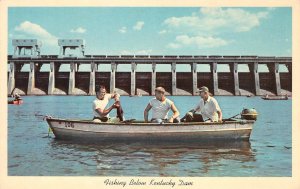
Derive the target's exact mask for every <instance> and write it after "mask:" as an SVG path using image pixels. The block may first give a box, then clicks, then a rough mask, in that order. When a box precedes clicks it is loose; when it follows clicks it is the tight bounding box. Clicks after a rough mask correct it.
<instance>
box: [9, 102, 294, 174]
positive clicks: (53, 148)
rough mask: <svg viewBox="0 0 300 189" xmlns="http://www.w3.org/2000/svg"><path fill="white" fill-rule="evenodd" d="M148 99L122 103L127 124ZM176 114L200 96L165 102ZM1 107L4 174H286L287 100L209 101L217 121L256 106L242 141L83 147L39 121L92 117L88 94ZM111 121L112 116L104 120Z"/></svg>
mask: <svg viewBox="0 0 300 189" xmlns="http://www.w3.org/2000/svg"><path fill="white" fill-rule="evenodd" d="M151 98H152V97H132V98H130V97H123V96H122V97H121V101H122V104H123V109H124V111H125V117H126V119H131V118H136V119H143V111H144V108H145V106H146V105H147V103H148V101H149V100H150V99H151ZM169 98H170V99H171V100H173V101H175V103H176V106H177V108H178V109H179V111H180V112H181V115H183V114H184V113H185V112H186V111H188V110H190V109H191V108H193V106H195V104H196V102H197V101H198V100H199V97H197V96H194V97H187V96H178V97H174V96H171V97H169ZM23 99H24V104H22V105H19V106H17V105H9V106H8V175H18V176H40V175H45V176H52V175H56V176H73V175H80V176H196V177H202V176H203V177H210V176H218V177H219V176H245V177H246V176H291V175H292V142H291V138H292V133H291V128H292V100H288V101H285V100H282V101H281V100H279V101H276V100H275V101H265V100H262V99H260V97H251V98H247V97H219V96H218V97H216V99H217V100H218V101H219V104H220V106H221V108H222V111H223V115H224V118H228V117H231V116H233V115H236V114H238V113H240V112H241V111H242V109H243V107H247V108H255V109H256V110H257V111H258V112H259V117H258V120H257V122H256V123H255V125H254V129H253V132H252V135H251V138H250V141H249V142H226V143H220V142H209V143H184V144H183V143H178V144H174V143H173V144H147V143H111V144H82V143H74V142H68V141H62V140H56V139H55V138H54V136H53V134H50V136H49V137H48V125H47V123H46V122H45V121H43V120H42V118H43V116H42V115H52V116H53V117H60V118H76V119H91V118H92V101H93V99H94V97H91V96H28V97H23ZM111 115H112V116H113V115H115V113H112V114H111Z"/></svg>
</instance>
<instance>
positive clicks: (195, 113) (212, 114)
mask: <svg viewBox="0 0 300 189" xmlns="http://www.w3.org/2000/svg"><path fill="white" fill-rule="evenodd" d="M198 92H200V96H201V99H200V102H199V104H198V105H197V106H196V107H195V108H194V109H192V110H190V111H189V112H188V113H187V114H186V115H185V116H184V117H183V118H182V119H181V121H185V122H207V121H212V122H217V121H218V122H221V121H222V111H221V109H220V106H219V104H218V102H217V100H216V99H215V98H214V97H212V96H211V95H210V93H209V90H208V88H207V87H205V86H203V87H201V88H200V90H199V91H198Z"/></svg>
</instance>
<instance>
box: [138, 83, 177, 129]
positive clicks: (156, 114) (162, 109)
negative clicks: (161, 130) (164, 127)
mask: <svg viewBox="0 0 300 189" xmlns="http://www.w3.org/2000/svg"><path fill="white" fill-rule="evenodd" d="M165 92H166V91H165V89H164V88H163V87H157V88H156V89H155V98H153V99H151V100H150V101H149V103H148V105H147V107H146V108H145V111H144V119H145V122H148V112H149V110H150V109H151V108H152V119H151V122H153V123H162V122H169V123H173V122H174V123H176V122H177V123H178V122H180V120H179V119H178V117H179V111H178V110H177V108H176V106H175V105H174V103H173V102H172V101H171V100H169V99H168V98H166V97H165ZM170 109H171V110H172V112H173V115H172V116H171V117H170V118H169V119H168V113H169V110H170Z"/></svg>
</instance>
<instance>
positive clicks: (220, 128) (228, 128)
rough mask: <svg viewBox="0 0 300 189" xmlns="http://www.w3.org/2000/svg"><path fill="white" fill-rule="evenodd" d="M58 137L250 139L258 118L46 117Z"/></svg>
mask: <svg viewBox="0 0 300 189" xmlns="http://www.w3.org/2000/svg"><path fill="white" fill-rule="evenodd" d="M46 120H47V122H48V124H49V126H50V128H51V129H52V131H53V133H54V135H55V137H56V138H58V139H66V140H70V139H71V140H78V141H90V140H97V141H103V142H105V141H107V142H109V141H132V140H133V141H149V142H156V141H203V140H218V139H221V140H249V137H250V134H251V131H252V127H253V124H254V121H246V120H242V121H228V122H225V123H181V124H172V123H166V124H153V123H118V124H112V123H95V122H92V121H76V120H64V119H52V118H47V119H46Z"/></svg>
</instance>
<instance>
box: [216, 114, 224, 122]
mask: <svg viewBox="0 0 300 189" xmlns="http://www.w3.org/2000/svg"><path fill="white" fill-rule="evenodd" d="M217 114H218V118H219V119H218V121H219V122H222V118H223V115H222V111H217Z"/></svg>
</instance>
